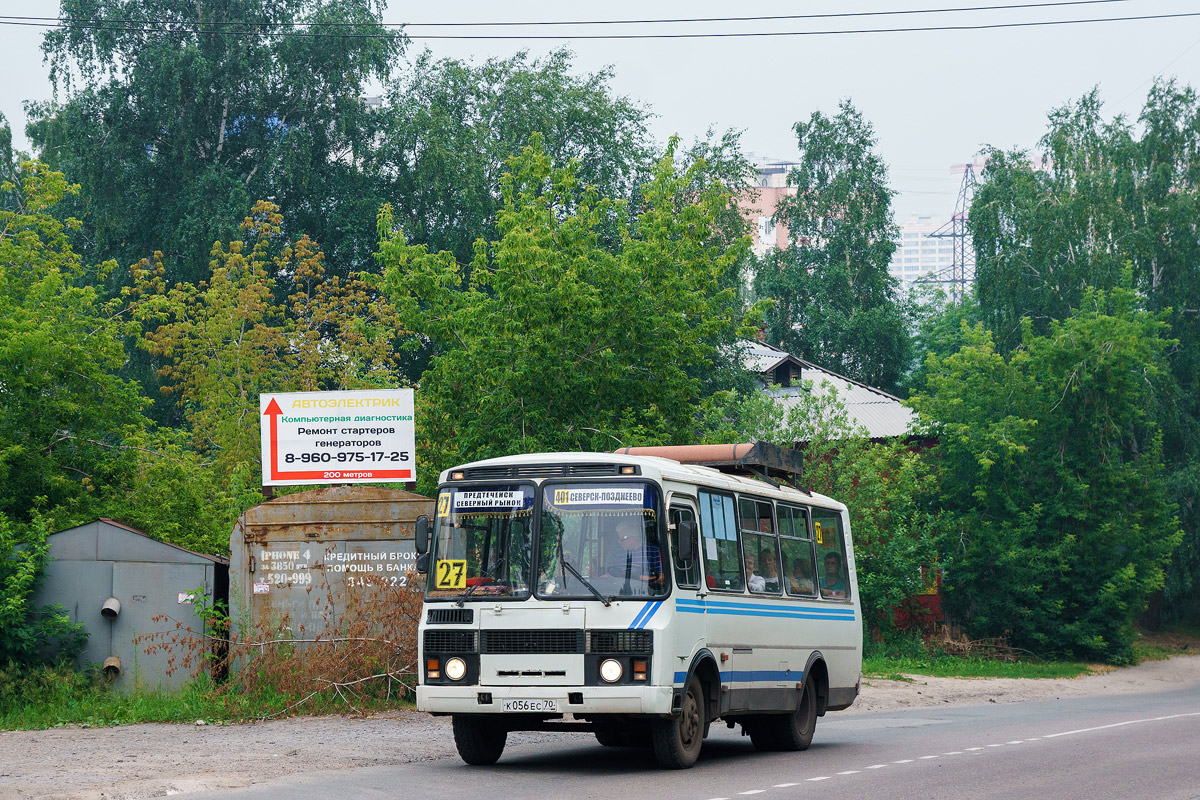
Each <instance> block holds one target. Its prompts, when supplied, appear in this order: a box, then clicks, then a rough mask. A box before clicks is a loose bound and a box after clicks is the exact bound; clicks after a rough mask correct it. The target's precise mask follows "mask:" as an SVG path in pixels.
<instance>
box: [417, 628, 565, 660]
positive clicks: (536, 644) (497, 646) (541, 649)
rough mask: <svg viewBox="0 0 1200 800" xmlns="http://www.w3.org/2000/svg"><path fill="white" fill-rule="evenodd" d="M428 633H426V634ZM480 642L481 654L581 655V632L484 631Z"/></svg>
mask: <svg viewBox="0 0 1200 800" xmlns="http://www.w3.org/2000/svg"><path fill="white" fill-rule="evenodd" d="M427 633H428V632H427ZM480 633H481V634H482V637H481V641H480V652H481V653H496V654H508V655H512V654H534V655H536V654H550V653H582V652H583V647H584V636H583V631H572V630H565V631H564V630H549V631H546V630H533V631H502V630H485V631H480Z"/></svg>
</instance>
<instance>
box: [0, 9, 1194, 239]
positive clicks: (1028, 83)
mask: <svg viewBox="0 0 1200 800" xmlns="http://www.w3.org/2000/svg"><path fill="white" fill-rule="evenodd" d="M1019 1H1020V0H974V2H972V0H940V2H939V0H893V2H890V3H887V2H874V1H873V0H841V2H838V0H812V1H811V2H770V1H769V0H740V1H739V2H734V1H733V0H692V2H688V3H678V2H676V3H670V2H652V1H651V0H641V2H630V1H628V0H608V1H607V2H605V3H596V4H583V3H572V4H567V3H563V2H532V1H531V0H508V2H505V3H498V2H495V0H490V1H489V2H484V0H443V2H441V3H420V4H417V3H401V2H399V0H392V2H391V4H390V7H389V9H388V12H387V14H386V18H385V21H386V22H408V23H420V22H491V21H502V20H513V21H527V20H578V19H637V18H641V19H644V18H654V17H702V16H710V17H711V16H716V17H727V16H759V15H773V14H818V13H831V12H847V11H871V10H883V9H888V10H898V9H919V8H939V7H946V6H968V5H999V4H1007V3H1012V2H1019ZM1028 1H1029V2H1043V1H1044V0H1028ZM57 7H58V4H57V2H51V1H50V0H0V15H33V14H39V15H53V14H54V13H55V12H56V11H57ZM1198 10H1200V6H1197V4H1196V3H1188V2H1184V1H1183V0H1118V1H1115V2H1104V3H1098V4H1094V5H1090V6H1088V5H1083V6H1075V7H1059V8H1050V9H1021V10H1009V11H993V12H979V11H976V12H967V13H959V14H923V15H917V16H888V17H874V18H871V17H866V18H857V19H827V20H814V21H773V22H764V23H748V22H742V23H719V24H708V25H683V26H678V25H670V26H667V25H655V26H632V27H624V28H623V27H618V26H603V28H602V30H603V31H604V32H612V33H623V32H639V33H640V32H649V31H655V32H658V31H663V32H666V31H671V32H693V31H705V32H708V31H716V32H732V31H762V30H775V31H795V30H828V29H845V28H877V27H913V26H929V25H935V24H976V23H982V22H1010V21H1030V20H1050V19H1078V18H1087V17H1118V16H1136V15H1146V14H1171V13H1183V12H1189V11H1198ZM490 30H491V31H496V30H497V29H490ZM435 32H436V33H447V32H458V33H467V32H474V33H482V32H486V31H485V29H462V28H459V29H444V28H443V29H433V28H411V29H409V33H410V35H412V36H413V41H412V45H411V48H410V51H409V53H410V55H415V54H416V53H418V52H420V50H421V49H423V48H425V47H429V49H430V50H432V51H433V53H434V54H435V55H437V56H456V57H465V58H474V59H480V60H482V59H484V58H487V57H489V56H500V57H503V56H508V55H511V54H512V53H513V52H515V51H517V50H519V49H522V48H525V49H528V50H530V51H531V52H532V53H534V54H540V53H544V52H547V51H549V50H551V49H554V48H556V47H561V46H564V45H565V46H568V47H570V48H571V49H572V50H573V51H574V52H575V53H576V65H577V67H578V68H579V69H580V70H583V71H592V70H595V69H599V68H601V67H603V66H605V65H612V66H613V67H614V68H615V71H616V77H615V80H614V82H613V86H614V89H615V90H616V91H617V92H619V93H621V94H625V95H628V96H630V97H633V98H635V99H637V100H639V101H641V102H643V103H644V104H645V105H647V106H648V107H649V108H650V109H652V110H653V111H654V113H655V114H656V115H657V117H656V118H655V119H654V121H653V123H652V130H653V131H654V133H655V135H656V136H658V137H659V138H660V139H665V138H666V137H667V136H669V135H671V134H672V133H678V134H680V135H681V136H683V137H684V139H685V140H687V141H690V140H691V139H693V138H695V137H696V136H700V135H703V133H704V131H705V130H706V129H708V128H709V127H716V128H718V129H724V128H730V127H732V128H738V129H742V130H744V131H745V133H744V136H743V142H744V143H745V146H746V148H747V149H748V150H750V151H752V152H753V153H754V154H756V155H757V156H760V157H770V158H783V159H788V158H793V157H794V156H795V155H796V142H795V135H794V133H793V132H792V130H791V128H792V125H793V124H794V123H795V122H796V121H797V120H799V119H806V118H807V117H808V116H809V114H811V113H812V112H813V111H814V110H818V109H819V110H821V111H824V112H832V111H835V110H836V107H837V103H838V101H839V100H841V99H843V98H850V99H852V100H853V101H854V103H855V105H856V106H858V108H859V110H860V111H861V112H862V113H863V115H864V116H865V117H866V118H867V119H868V120H870V121H871V122H872V123H873V124H874V126H875V131H876V134H877V136H878V139H879V150H880V152H881V153H882V155H883V157H884V158H885V159H886V161H887V163H888V164H889V165H890V169H891V177H892V184H893V188H895V189H896V190H898V191H899V192H900V196H899V197H898V198H897V201H896V209H897V215H898V218H899V219H900V220H903V219H904V218H905V217H906V216H907V215H909V214H913V213H922V214H930V215H934V216H946V215H948V214H950V213H951V211H952V210H953V206H954V199H955V194H956V191H957V187H958V179H957V178H955V177H951V175H950V166H951V165H952V164H961V163H963V162H965V161H967V160H969V159H970V158H971V157H972V156H973V155H974V154H975V153H977V152H978V151H979V149H980V148H981V146H983V145H984V144H995V145H998V146H1002V147H1014V146H1020V147H1032V146H1033V145H1034V144H1035V143H1036V141H1037V139H1038V137H1039V136H1040V135H1041V134H1042V132H1043V130H1044V128H1045V119H1046V114H1047V112H1048V111H1049V110H1050V109H1052V108H1054V107H1056V106H1058V105H1061V104H1063V103H1065V102H1067V101H1069V100H1071V99H1073V98H1077V97H1079V96H1080V95H1081V94H1083V93H1084V92H1086V91H1088V90H1089V89H1090V88H1091V87H1093V86H1099V87H1100V89H1101V92H1102V97H1103V98H1104V100H1105V104H1106V109H1107V111H1108V112H1109V113H1110V114H1115V113H1126V114H1133V115H1136V114H1137V112H1138V110H1139V109H1140V107H1141V101H1142V100H1143V99H1144V97H1145V93H1146V90H1147V88H1148V87H1149V86H1150V83H1151V81H1152V80H1153V78H1154V77H1155V76H1158V75H1168V76H1177V77H1178V78H1179V80H1180V81H1182V82H1184V83H1190V84H1191V85H1194V86H1200V17H1192V18H1182V19H1169V20H1149V21H1132V22H1114V23H1098V24H1090V25H1056V26H1049V27H1041V28H1020V29H1001V30H982V31H954V32H918V33H874V34H861V35H852V36H796V37H783V36H780V37H762V38H759V37H750V38H737V39H677V40H662V39H649V40H632V41H631V40H624V41H621V40H616V41H612V40H608V41H605V40H600V41H586V40H578V39H577V40H573V41H569V42H562V41H560V42H549V41H525V42H518V41H432V40H429V41H427V40H423V39H421V38H419V37H420V35H421V34H422V33H435ZM500 32H501V33H504V34H507V35H520V34H527V33H537V34H547V33H554V32H565V33H570V32H592V33H594V32H598V29H597V28H595V27H592V28H586V29H583V28H573V29H561V28H549V29H548V28H537V29H531V28H505V29H500ZM40 41H41V32H40V31H39V29H37V28H28V27H9V26H0V113H3V114H4V115H5V116H6V117H7V118H8V120H9V122H10V123H11V124H12V127H13V128H14V131H13V132H14V134H15V138H16V140H17V145H18V147H27V142H26V140H25V138H24V133H23V128H24V125H25V116H24V112H23V110H22V107H21V104H22V101H24V100H28V99H44V98H47V97H48V96H49V95H50V86H49V82H48V80H47V75H46V68H45V66H44V65H43V63H42V60H41V52H40V50H39V47H38V45H39V43H40Z"/></svg>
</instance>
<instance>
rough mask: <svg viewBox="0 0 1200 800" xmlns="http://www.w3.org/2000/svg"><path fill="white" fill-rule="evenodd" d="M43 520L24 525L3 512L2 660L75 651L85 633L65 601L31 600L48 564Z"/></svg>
mask: <svg viewBox="0 0 1200 800" xmlns="http://www.w3.org/2000/svg"><path fill="white" fill-rule="evenodd" d="M46 535H47V530H46V523H45V520H42V519H36V520H34V522H33V523H31V524H29V525H25V526H21V525H15V524H13V523H12V522H11V521H10V520H9V519H8V518H7V517H5V516H4V515H3V514H0V662H14V663H16V664H32V663H35V662H37V661H39V660H41V659H42V658H44V657H45V656H46V655H47V654H49V653H50V652H55V651H56V652H58V653H59V654H61V655H62V656H64V657H69V656H73V655H74V654H75V653H77V652H79V649H80V648H81V647H82V646H83V643H84V640H85V639H86V638H87V634H86V633H84V630H83V626H82V625H80V624H76V623H74V622H71V618H70V617H69V616H67V612H66V610H64V609H63V608H62V607H61V606H43V607H41V608H34V607H33V606H32V605H31V602H32V599H33V594H34V592H35V591H36V590H37V587H38V584H39V583H41V580H42V576H43V574H44V572H45V569H46V561H47V558H48V557H47V550H48V545H47V544H46Z"/></svg>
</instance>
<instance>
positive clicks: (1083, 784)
mask: <svg viewBox="0 0 1200 800" xmlns="http://www.w3.org/2000/svg"><path fill="white" fill-rule="evenodd" d="M448 736H449V731H448V730H447V737H448ZM448 747H449V749H450V750H451V752H452V751H453V744H452V743H448ZM199 797H203V798H206V799H208V800H211V798H216V797H220V798H230V799H231V800H233V799H234V798H236V799H237V800H274V799H275V798H279V800H284V799H286V800H295V798H296V797H321V798H341V797H354V798H375V797H380V798H384V797H386V798H405V797H426V798H472V799H473V798H521V800H547V799H548V798H561V797H569V798H572V800H575V799H576V798H591V797H596V798H608V799H609V800H633V799H635V798H653V800H671V799H672V798H680V799H681V800H712V799H713V798H728V799H729V800H734V798H742V797H756V798H758V797H761V798H762V800H774V798H780V799H782V798H796V797H819V798H822V799H824V798H830V799H835V798H850V797H854V798H860V797H881V798H888V800H903V799H904V798H914V800H916V799H918V798H919V800H931V799H932V798H941V797H953V798H955V800H972V799H973V798H1006V800H1007V799H1008V798H1013V797H1021V798H1023V797H1036V798H1037V800H1074V799H1075V798H1079V799H1080V800H1084V799H1086V800H1097V798H1156V799H1159V798H1161V799H1162V800H1175V799H1179V800H1183V799H1184V798H1188V799H1193V798H1200V686H1193V687H1189V688H1188V689H1184V690H1176V691H1170V692H1163V693H1157V694H1138V695H1123V696H1117V697H1086V698H1071V699H1067V700H1056V701H1053V702H1030V703H1015V704H1007V705H984V706H958V707H950V706H947V707H946V708H945V709H944V710H939V709H928V708H926V709H919V710H913V711H906V712H888V713H878V714H861V715H851V714H846V713H840V714H838V713H835V714H830V715H828V716H826V717H824V718H822V719H820V720H819V721H818V723H817V734H816V738H815V740H814V742H813V746H812V747H811V748H810V749H809V750H808V751H807V752H804V753H771V754H764V753H758V752H757V751H755V750H754V748H753V746H752V745H751V744H750V740H749V739H748V738H744V737H742V736H740V735H739V731H738V730H727V729H726V728H724V727H723V726H722V727H720V728H718V727H717V726H714V727H713V730H712V735H711V736H710V738H709V739H708V740H707V741H706V742H705V745H704V751H703V752H702V753H701V756H700V762H699V763H698V764H697V765H696V766H695V767H694V768H692V769H690V770H685V771H682V772H664V771H662V770H659V769H658V768H657V767H656V766H655V764H654V760H653V757H652V756H651V755H650V754H648V753H645V752H642V751H638V750H629V749H611V748H603V747H600V746H599V745H597V744H595V743H594V740H591V739H590V738H589V737H585V736H583V735H566V734H563V735H561V736H560V737H557V738H550V739H548V740H545V741H541V742H536V743H530V744H518V745H515V746H513V745H510V747H509V748H508V749H507V750H506V751H505V754H504V756H503V757H502V758H501V759H500V762H499V763H498V764H496V765H495V766H492V767H468V766H466V765H464V764H463V763H462V762H461V761H459V760H458V758H457V756H456V755H454V756H448V757H446V758H441V759H438V760H434V761H427V762H416V763H411V764H405V765H402V766H394V767H375V768H369V769H358V770H346V771H339V772H321V773H311V774H299V775H293V776H291V777H283V778H280V779H275V780H272V781H270V782H268V783H264V784H258V785H256V786H253V787H249V788H246V789H241V790H236V791H229V792H216V793H205V794H203V795H199Z"/></svg>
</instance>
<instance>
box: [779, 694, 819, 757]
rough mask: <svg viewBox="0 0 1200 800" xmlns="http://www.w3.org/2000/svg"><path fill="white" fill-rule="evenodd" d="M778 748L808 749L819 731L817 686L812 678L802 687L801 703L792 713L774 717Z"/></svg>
mask: <svg viewBox="0 0 1200 800" xmlns="http://www.w3.org/2000/svg"><path fill="white" fill-rule="evenodd" d="M771 722H772V723H773V724H772V728H773V730H772V734H773V735H772V738H773V739H774V741H775V748H776V749H777V750H793V751H794V750H807V749H808V746H809V745H810V744H812V740H813V734H814V733H816V731H817V687H816V685H815V684H814V683H813V681H812V680H806V681H804V686H803V687H802V688H801V689H800V705H799V706H798V707H797V708H796V710H795V711H794V712H792V713H791V714H782V715H780V716H776V717H772V719H771Z"/></svg>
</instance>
